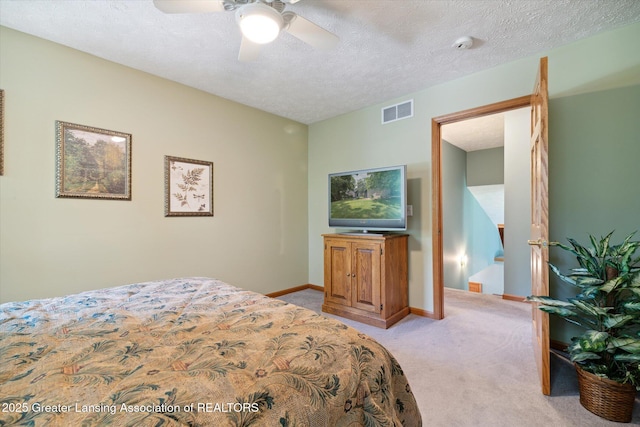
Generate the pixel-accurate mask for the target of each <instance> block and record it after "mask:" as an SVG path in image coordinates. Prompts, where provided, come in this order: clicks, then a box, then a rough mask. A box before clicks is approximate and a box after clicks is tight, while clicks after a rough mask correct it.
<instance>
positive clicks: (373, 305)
mask: <svg viewBox="0 0 640 427" xmlns="http://www.w3.org/2000/svg"><path fill="white" fill-rule="evenodd" d="M381 248H382V246H381V245H380V243H365V242H357V243H356V242H354V243H353V244H352V247H351V252H352V258H351V280H352V284H353V290H352V295H351V306H352V307H355V308H358V309H360V310H365V311H370V312H373V313H379V312H380V259H381V257H382V255H381V253H380V252H381Z"/></svg>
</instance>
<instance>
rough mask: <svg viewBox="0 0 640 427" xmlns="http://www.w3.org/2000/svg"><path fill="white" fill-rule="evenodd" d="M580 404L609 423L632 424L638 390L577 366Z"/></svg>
mask: <svg viewBox="0 0 640 427" xmlns="http://www.w3.org/2000/svg"><path fill="white" fill-rule="evenodd" d="M576 372H577V373H578V385H579V387H580V404H581V405H582V406H584V407H585V408H586V409H587V410H588V411H590V412H593V413H594V414H596V415H597V416H599V417H602V418H604V419H607V420H609V421H616V422H619V423H628V422H631V418H632V417H633V404H634V402H635V398H636V388H635V387H634V386H633V385H631V384H620V383H617V382H615V381H612V380H610V379H607V378H601V377H598V376H597V375H594V374H592V373H591V372H587V371H585V370H583V369H581V368H580V367H579V366H578V365H576Z"/></svg>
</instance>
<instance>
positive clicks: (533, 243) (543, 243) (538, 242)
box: [527, 237, 560, 248]
mask: <svg viewBox="0 0 640 427" xmlns="http://www.w3.org/2000/svg"><path fill="white" fill-rule="evenodd" d="M527 244H528V245H529V246H540V247H543V248H546V247H547V246H557V245H559V244H560V242H547V241H546V240H545V239H543V238H542V237H540V238H539V239H538V240H527Z"/></svg>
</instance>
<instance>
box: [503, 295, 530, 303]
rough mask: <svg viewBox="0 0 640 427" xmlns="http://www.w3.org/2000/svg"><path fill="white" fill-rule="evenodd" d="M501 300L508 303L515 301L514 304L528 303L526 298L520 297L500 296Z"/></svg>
mask: <svg viewBox="0 0 640 427" xmlns="http://www.w3.org/2000/svg"><path fill="white" fill-rule="evenodd" d="M502 299H506V300H509V301H516V302H528V301H527V297H521V296H518V295H509V294H502Z"/></svg>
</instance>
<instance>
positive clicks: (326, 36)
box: [282, 12, 340, 50]
mask: <svg viewBox="0 0 640 427" xmlns="http://www.w3.org/2000/svg"><path fill="white" fill-rule="evenodd" d="M282 17H283V18H284V20H285V22H286V23H287V24H288V25H287V26H286V27H285V30H286V31H287V32H289V33H290V34H291V35H293V36H294V37H297V38H299V39H300V40H302V41H303V42H305V43H307V44H308V45H311V46H313V47H314V48H316V49H321V50H329V49H333V48H334V47H335V46H336V44H338V41H339V40H340V39H339V38H338V36H336V35H335V34H333V33H331V32H329V31H327V30H325V29H324V28H322V27H320V26H318V25H316V24H314V23H313V22H311V21H309V20H308V19H305V18H303V17H301V16H300V15H297V14H295V13H293V12H284V13H283V14H282Z"/></svg>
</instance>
